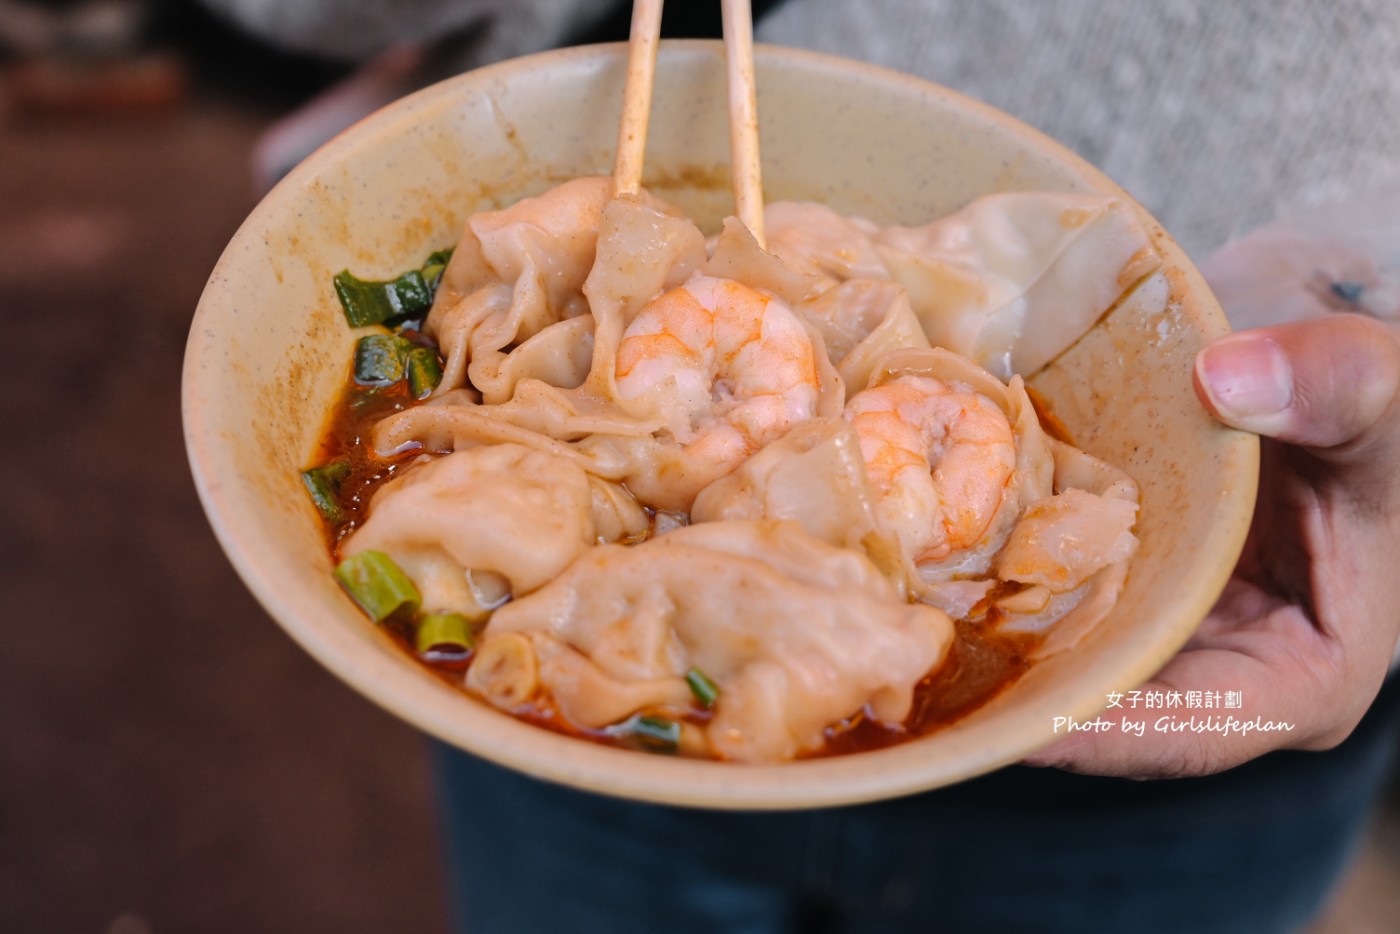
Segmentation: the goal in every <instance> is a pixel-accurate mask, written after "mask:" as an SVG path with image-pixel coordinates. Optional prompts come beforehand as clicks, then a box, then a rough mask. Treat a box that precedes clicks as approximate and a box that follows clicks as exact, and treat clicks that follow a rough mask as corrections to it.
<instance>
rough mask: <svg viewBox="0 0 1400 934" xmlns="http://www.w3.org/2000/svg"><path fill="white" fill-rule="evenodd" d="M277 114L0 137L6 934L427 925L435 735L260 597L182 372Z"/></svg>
mask: <svg viewBox="0 0 1400 934" xmlns="http://www.w3.org/2000/svg"><path fill="white" fill-rule="evenodd" d="M267 122H268V117H267V116H266V115H262V114H258V113H256V112H250V111H248V110H247V109H244V108H240V107H237V106H233V105H230V104H226V103H224V104H220V103H198V104H192V105H190V106H188V107H186V108H184V109H183V110H181V111H179V112H175V113H171V114H169V115H167V116H166V117H164V118H162V117H159V116H155V115H150V114H146V115H142V116H133V115H130V114H127V115H124V116H113V117H109V118H102V119H92V118H89V119H86V120H84V121H82V122H72V121H62V122H39V123H34V122H32V121H31V122H26V123H24V124H21V125H11V126H4V127H0V306H2V307H3V308H4V329H5V337H6V348H7V350H6V353H5V354H4V356H3V360H4V375H5V377H6V380H7V382H6V395H7V396H8V397H9V399H10V402H9V404H8V405H6V407H5V408H6V410H7V411H8V412H9V413H10V414H9V420H8V426H7V428H6V429H5V431H4V436H5V438H6V443H5V447H6V449H8V450H9V451H10V454H9V455H7V456H6V460H7V465H6V466H7V470H6V474H7V477H8V479H9V482H7V483H5V484H4V485H3V487H0V515H3V517H4V519H3V521H4V526H5V532H4V536H3V541H4V552H5V555H4V560H3V562H0V594H3V598H2V599H3V604H2V605H3V607H4V610H3V617H4V625H5V628H6V629H7V630H8V636H7V638H6V643H5V648H4V649H3V650H0V710H3V711H4V715H3V717H0V930H3V931H15V932H31V931H32V932H46V931H56V932H68V931H72V932H104V931H113V932H114V934H116V932H120V934H139V932H142V931H152V932H162V934H163V932H175V931H200V932H223V931H227V932H249V931H259V932H262V931H267V932H275V931H340V932H357V931H364V932H371V931H375V932H382V931H415V932H416V931H423V932H434V931H439V930H441V929H442V928H443V922H442V903H443V898H442V895H441V884H440V880H439V877H438V862H439V861H438V853H437V849H436V846H437V844H436V840H435V838H434V836H433V831H432V826H431V822H430V814H429V800H428V794H429V789H428V777H427V771H426V754H425V753H426V750H425V746H424V741H423V740H422V739H421V738H420V736H419V735H418V734H417V733H416V732H414V731H413V730H411V729H410V728H408V727H407V726H404V725H402V724H401V723H399V722H398V721H396V720H394V719H391V718H390V717H389V716H388V715H386V714H384V713H381V712H380V711H379V710H378V709H377V708H375V707H372V706H371V705H370V704H369V703H367V702H366V701H364V700H361V699H360V698H359V697H358V696H357V695H354V694H352V693H351V692H350V691H349V690H348V689H347V688H345V687H343V686H342V685H341V684H340V683H339V682H338V681H336V680H334V679H333V678H332V677H331V676H330V675H329V674H327V673H326V672H324V671H323V670H322V669H321V668H320V667H319V666H317V665H316V664H315V663H314V662H312V661H311V660H310V658H309V657H307V656H306V655H305V654H304V653H302V652H301V650H300V649H298V648H297V647H296V646H295V645H294V644H293V643H292V642H291V640H290V639H288V638H287V637H286V636H284V635H283V634H282V632H281V631H280V630H279V629H278V628H277V627H276V626H275V625H274V624H273V623H272V622H271V621H270V620H269V619H268V617H267V616H266V615H265V614H264V613H263V612H262V611H261V610H260V609H259V607H258V606H257V605H256V604H255V603H254V602H253V600H252V598H251V597H250V596H249V595H248V594H247V592H246V591H245V590H244V588H243V586H242V584H241V583H240V582H239V580H238V579H237V578H236V577H235V575H234V573H233V571H232V569H231V568H230V567H229V565H228V564H227V562H226V561H225V560H224V558H223V556H222V553H221V552H220V551H219V548H218V545H217V544H216V543H215V541H214V538H213V535H212V534H211V532H210V530H209V526H208V524H207V523H206V521H205V519H204V515H203V512H202V511H201V509H200V507H199V503H198V501H197V499H196V496H195V492H194V487H193V485H192V483H191V480H190V476H189V471H188V468H187V466H186V462H185V455H184V447H183V442H182V439H181V433H180V365H181V357H182V354H183V351H184V344H185V336H186V333H187V331H188V328H189V322H190V316H191V314H192V313H193V311H194V308H195V304H196V302H197V300H198V298H199V293H200V291H201V289H202V288H203V285H204V280H205V278H206V277H207V276H208V274H209V271H210V269H211V268H212V267H213V265H214V262H215V260H216V259H217V258H218V256H219V253H220V251H221V250H222V248H223V246H224V244H225V243H226V242H227V240H228V238H229V237H230V236H231V235H232V233H233V231H234V229H235V228H236V227H237V225H238V224H239V223H240V222H241V220H242V219H243V217H244V216H245V215H246V213H247V212H248V210H249V209H250V208H251V207H252V205H253V202H254V198H253V195H252V192H251V190H250V184H249V181H248V155H249V151H250V149H251V147H252V145H253V142H254V139H255V137H256V135H257V134H258V132H259V131H260V130H261V128H262V127H263V126H264V125H265V124H266V123H267Z"/></svg>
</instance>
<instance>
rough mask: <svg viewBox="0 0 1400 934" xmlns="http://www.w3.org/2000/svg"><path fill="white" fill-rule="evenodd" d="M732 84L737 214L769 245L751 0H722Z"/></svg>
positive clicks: (761, 243) (731, 147)
mask: <svg viewBox="0 0 1400 934" xmlns="http://www.w3.org/2000/svg"><path fill="white" fill-rule="evenodd" d="M721 3H722V4H723V20H724V52H725V56H724V57H725V67H726V71H727V76H728V83H729V162H730V172H731V174H732V176H733V182H734V214H735V216H736V217H738V218H739V221H740V222H741V223H742V224H743V225H744V226H745V227H747V228H749V232H750V233H752V234H753V235H754V239H756V240H757V241H758V245H759V246H766V241H765V238H764V233H763V170H762V167H761V166H760V164H759V151H758V92H757V89H756V85H755V82H754V73H753V13H752V9H751V7H750V5H749V0H721Z"/></svg>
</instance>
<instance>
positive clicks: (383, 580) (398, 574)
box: [335, 550, 423, 623]
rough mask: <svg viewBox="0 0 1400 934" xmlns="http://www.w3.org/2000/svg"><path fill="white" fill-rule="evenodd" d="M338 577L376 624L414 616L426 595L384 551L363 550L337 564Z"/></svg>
mask: <svg viewBox="0 0 1400 934" xmlns="http://www.w3.org/2000/svg"><path fill="white" fill-rule="evenodd" d="M335 578H336V580H338V581H340V583H341V586H343V587H344V588H345V590H346V591H347V592H348V593H349V594H350V596H351V597H353V598H354V599H355V602H356V603H358V604H359V605H360V609H362V610H364V611H365V612H366V613H368V614H369V618H370V619H372V620H374V621H375V622H376V623H382V622H385V621H386V620H388V619H389V618H390V617H394V616H412V615H413V614H414V613H417V612H418V607H419V605H420V604H421V603H422V602H423V598H422V597H421V596H419V594H418V588H417V587H415V586H413V581H411V580H409V579H408V575H407V574H405V573H404V572H403V569H402V568H400V567H399V566H398V565H397V564H395V563H394V559H393V558H390V557H389V556H388V555H386V554H385V553H384V552H382V551H372V550H371V551H361V552H359V553H358V554H353V555H351V556H350V557H348V558H346V559H345V560H344V561H342V562H340V564H338V565H336V568H335Z"/></svg>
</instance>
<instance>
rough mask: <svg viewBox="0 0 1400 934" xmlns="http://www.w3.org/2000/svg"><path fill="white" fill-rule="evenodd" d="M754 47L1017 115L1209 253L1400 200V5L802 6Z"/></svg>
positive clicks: (898, 2)
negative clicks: (1347, 205)
mask: <svg viewBox="0 0 1400 934" xmlns="http://www.w3.org/2000/svg"><path fill="white" fill-rule="evenodd" d="M758 37H759V38H760V39H761V40H764V41H768V42H773V43H777V44H782V45H795V46H802V47H806V48H811V49H818V50H822V51H828V52H833V53H836V54H840V55H844V56H847V57H852V58H861V59H865V60H868V61H872V62H876V63H878V64H882V65H886V66H889V67H891V68H896V69H899V70H901V71H907V72H912V73H914V74H918V75H921V76H924V77H927V78H930V79H932V80H935V81H938V82H939V83H941V84H945V85H948V86H949V87H952V88H954V89H956V90H960V91H962V92H964V93H967V94H969V95H971V96H973V97H976V98H979V99H981V100H983V101H985V102H987V103H989V104H992V105H993V106H996V107H999V108H1001V109H1003V110H1006V111H1008V112H1010V113H1012V114H1014V115H1016V116H1018V117H1020V118H1021V119H1022V120H1024V121H1026V122H1027V123H1030V124H1031V125H1033V126H1036V127H1038V128H1040V129H1042V130H1044V131H1045V132H1047V133H1048V134H1049V135H1051V136H1053V137H1055V138H1056V139H1058V140H1060V141H1061V142H1063V143H1065V144H1066V145H1068V146H1070V147H1071V148H1073V149H1075V150H1077V151H1078V152H1079V153H1080V154H1081V155H1083V156H1085V157H1086V158H1087V159H1088V160H1089V161H1090V162H1092V163H1094V164H1095V165H1097V166H1099V167H1100V168H1102V169H1103V170H1104V171H1105V172H1106V173H1107V174H1108V175H1109V176H1110V177H1111V178H1113V179H1114V181H1116V182H1118V183H1119V184H1121V185H1123V186H1124V187H1125V188H1127V189H1128V190H1129V191H1130V192H1131V193H1132V194H1133V195H1134V196H1136V197H1137V198H1138V200H1140V201H1141V202H1142V203H1143V205H1144V206H1145V207H1147V209H1148V210H1149V211H1151V212H1152V213H1153V214H1154V215H1155V216H1156V217H1157V218H1158V219H1159V220H1161V221H1162V222H1163V224H1164V225H1165V226H1166V227H1167V229H1168V230H1169V231H1170V232H1172V233H1173V234H1174V235H1175V236H1176V237H1177V239H1178V240H1180V241H1181V242H1182V245H1183V246H1185V247H1186V248H1187V249H1188V250H1189V251H1191V252H1193V253H1195V254H1198V255H1199V254H1202V253H1204V252H1207V251H1209V250H1212V249H1214V248H1215V247H1217V246H1218V245H1220V244H1221V243H1222V242H1223V241H1225V240H1226V239H1227V238H1229V237H1230V236H1233V235H1235V234H1238V233H1242V232H1243V231H1245V230H1248V229H1249V228H1251V227H1254V226H1256V225H1257V224H1259V223H1261V222H1264V221H1266V220H1268V219H1270V218H1271V217H1273V216H1274V215H1275V214H1276V213H1279V212H1290V211H1293V210H1296V209H1299V208H1302V207H1306V206H1308V205H1310V204H1313V203H1318V202H1327V201H1338V200H1353V199H1358V198H1363V199H1364V198H1369V197H1374V195H1375V194H1376V193H1378V192H1394V191H1400V3H1397V2H1395V0H1329V2H1321V0H1271V2H1269V3H1250V2H1245V0H1144V2H1136V0H1134V2H1114V3H1103V2H1100V0H978V2H976V3H969V2H966V0H861V2H860V3H853V2H850V0H788V2H787V3H785V4H783V5H782V6H781V7H779V8H778V9H777V10H776V11H775V12H774V14H773V15H772V16H771V17H769V18H768V19H767V20H766V21H764V23H763V24H762V25H761V28H760V29H759V34H758ZM760 106H761V103H760Z"/></svg>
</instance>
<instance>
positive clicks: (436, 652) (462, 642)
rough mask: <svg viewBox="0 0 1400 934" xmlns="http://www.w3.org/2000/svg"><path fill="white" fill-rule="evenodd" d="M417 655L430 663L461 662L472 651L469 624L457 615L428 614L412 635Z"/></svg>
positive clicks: (474, 645)
mask: <svg viewBox="0 0 1400 934" xmlns="http://www.w3.org/2000/svg"><path fill="white" fill-rule="evenodd" d="M413 641H414V646H415V647H416V648H417V649H418V654H419V655H421V656H423V658H425V659H427V660H428V661H430V662H459V661H465V660H466V657H467V656H468V655H469V654H471V651H472V650H473V649H475V648H476V637H475V636H473V635H472V624H471V622H470V621H469V620H468V619H467V618H466V617H465V616H463V615H462V614H461V613H428V614H426V615H425V616H424V617H423V618H422V619H420V620H419V621H418V632H417V634H416V635H415V636H414V640H413Z"/></svg>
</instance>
